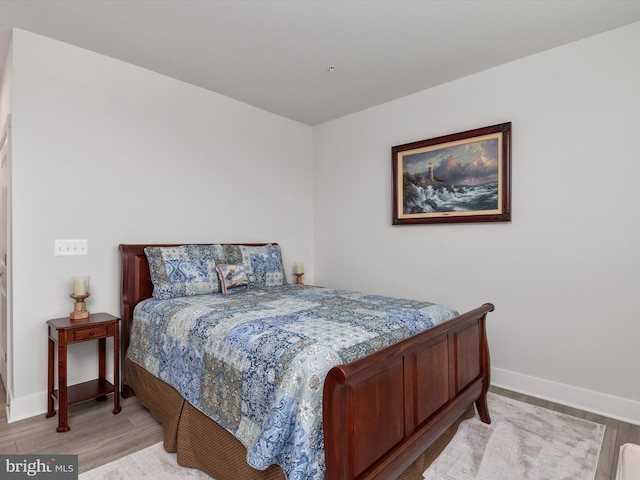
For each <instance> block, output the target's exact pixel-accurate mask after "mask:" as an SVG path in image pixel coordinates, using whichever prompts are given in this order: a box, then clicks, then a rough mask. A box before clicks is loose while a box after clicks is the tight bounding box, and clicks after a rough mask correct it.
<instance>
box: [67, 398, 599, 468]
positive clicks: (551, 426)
mask: <svg viewBox="0 0 640 480" xmlns="http://www.w3.org/2000/svg"><path fill="white" fill-rule="evenodd" d="M488 401H489V411H490V413H491V420H492V423H491V424H490V425H486V424H484V423H482V422H481V421H480V420H479V419H478V418H477V417H476V418H472V419H470V420H467V421H465V422H462V424H461V425H460V428H459V430H458V432H457V433H456V435H455V437H454V438H453V440H452V441H451V443H450V444H449V445H448V446H447V448H446V449H445V450H444V452H442V454H441V455H440V456H439V457H438V458H437V459H436V461H435V462H434V463H433V464H432V465H431V466H430V467H429V468H428V469H427V471H426V472H425V473H424V478H425V479H426V480H593V479H594V477H595V472H596V468H597V465H598V457H599V455H600V447H601V446H602V439H603V437H604V428H605V427H604V425H600V424H598V423H593V422H589V421H587V420H583V419H580V418H576V417H572V416H569V415H564V414H562V413H558V412H554V411H552V410H548V409H545V408H541V407H536V406H534V405H529V404H526V403H522V402H518V401H516V400H511V399H509V398H507V397H504V396H501V395H494V394H489V399H488ZM142 478H149V479H154V480H164V479H166V480H200V479H210V478H211V477H209V476H208V475H206V474H204V473H203V472H201V471H199V470H195V469H192V468H185V467H181V466H179V465H178V464H177V463H176V455H175V454H171V453H167V452H166V451H165V450H164V448H163V447H162V443H158V444H156V445H153V446H151V447H148V448H146V449H144V450H141V451H139V452H136V453H133V454H131V455H128V456H126V457H123V458H121V459H119V460H116V461H114V462H111V463H108V464H106V465H103V466H102V467H98V468H96V469H94V470H90V471H88V472H85V473H83V474H81V475H80V476H79V480H125V479H126V480H131V479H142Z"/></svg>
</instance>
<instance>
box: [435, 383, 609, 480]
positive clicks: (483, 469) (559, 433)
mask: <svg viewBox="0 0 640 480" xmlns="http://www.w3.org/2000/svg"><path fill="white" fill-rule="evenodd" d="M488 401H489V413H490V415H491V424H490V425H487V424H484V423H482V422H481V421H480V420H479V419H478V418H477V417H476V418H473V419H470V420H468V421H466V422H463V423H462V424H460V428H459V429H458V432H457V433H456V435H455V437H454V439H453V440H452V441H451V443H450V444H449V445H448V446H447V447H446V448H445V450H444V451H443V452H442V454H441V455H440V456H439V457H438V458H437V459H436V460H435V462H433V463H432V464H431V466H430V467H429V468H428V469H427V471H426V472H425V473H424V478H425V480H593V479H594V478H595V474H596V469H597V467H598V458H599V456H600V448H601V447H602V440H603V438H604V429H605V427H604V425H601V424H599V423H594V422H590V421H588V420H583V419H581V418H576V417H572V416H570V415H565V414H562V413H559V412H555V411H553V410H549V409H546V408H541V407H537V406H535V405H529V404H526V403H522V402H518V401H516V400H512V399H509V398H507V397H504V396H501V395H493V394H489V399H488Z"/></svg>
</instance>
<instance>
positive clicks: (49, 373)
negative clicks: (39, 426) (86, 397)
mask: <svg viewBox="0 0 640 480" xmlns="http://www.w3.org/2000/svg"><path fill="white" fill-rule="evenodd" d="M48 340H49V342H48V343H49V357H48V364H49V365H48V368H47V385H48V387H47V396H48V398H47V415H46V418H49V417H53V416H54V415H55V414H56V411H55V410H54V408H53V390H54V388H53V378H54V368H55V362H54V356H55V350H54V347H55V345H54V343H55V342H54V341H53V339H52V338H51V334H49V336H48Z"/></svg>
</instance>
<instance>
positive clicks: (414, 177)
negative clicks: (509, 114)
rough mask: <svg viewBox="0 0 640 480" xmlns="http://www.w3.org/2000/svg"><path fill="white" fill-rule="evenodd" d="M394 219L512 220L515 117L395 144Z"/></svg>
mask: <svg viewBox="0 0 640 480" xmlns="http://www.w3.org/2000/svg"><path fill="white" fill-rule="evenodd" d="M391 163H392V170H393V174H392V177H393V218H392V224H393V225H412V224H430V223H464V222H510V221H511V122H507V123H501V124H498V125H493V126H490V127H483V128H477V129H475V130H468V131H466V132H460V133H454V134H451V135H445V136H442V137H436V138H431V139H428V140H421V141H418V142H413V143H407V144H405V145H398V146H395V147H392V149H391Z"/></svg>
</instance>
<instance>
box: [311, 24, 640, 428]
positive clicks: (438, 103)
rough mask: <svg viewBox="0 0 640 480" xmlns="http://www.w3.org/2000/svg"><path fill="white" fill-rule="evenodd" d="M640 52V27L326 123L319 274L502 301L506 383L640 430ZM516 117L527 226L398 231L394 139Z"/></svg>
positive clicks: (321, 139)
mask: <svg viewBox="0 0 640 480" xmlns="http://www.w3.org/2000/svg"><path fill="white" fill-rule="evenodd" d="M638 45H640V23H636V24H632V25H630V26H628V27H625V28H621V29H618V30H614V31H611V32H608V33H605V34H602V35H598V36H595V37H591V38H588V39H586V40H583V41H580V42H577V43H573V44H570V45H567V46H564V47H561V48H556V49H554V50H550V51H547V52H544V53H541V54H538V55H535V56H531V57H528V58H525V59H522V60H519V61H515V62H512V63H509V64H506V65H503V66H500V67H498V68H494V69H491V70H488V71H485V72H482V73H479V74H477V75H473V76H470V77H467V78H464V79H461V80H459V81H455V82H451V83H449V84H446V85H442V86H440V87H437V88H433V89H430V90H426V91H423V92H420V93H418V94H415V95H412V96H409V97H405V98H402V99H399V100H397V101H393V102H390V103H387V104H384V105H380V106H378V107H375V108H371V109H368V110H365V111H362V112H359V113H356V114H354V115H350V116H347V117H344V118H342V119H338V120H335V121H332V122H328V123H326V124H323V125H320V126H317V127H315V128H314V143H315V163H314V191H315V198H314V239H315V241H314V244H315V249H314V256H315V265H316V275H315V280H316V282H317V283H319V284H323V285H327V286H333V287H340V288H347V289H356V290H361V291H367V292H372V293H380V294H389V295H394V296H406V297H412V298H420V299H425V300H432V301H436V302H441V303H445V304H449V305H453V306H455V307H457V308H458V309H459V310H461V311H462V310H468V309H471V308H473V307H475V306H478V305H480V304H481V303H484V302H493V303H494V304H495V306H496V311H495V312H494V313H492V314H490V320H489V324H488V330H489V337H490V348H491V354H492V365H493V381H494V383H495V384H501V385H502V386H506V387H510V388H514V389H516V390H520V391H523V392H526V393H531V394H534V395H538V396H542V397H544V398H550V399H553V400H556V401H559V402H561V403H566V404H571V405H576V406H579V407H582V408H585V409H587V410H592V411H596V412H603V413H606V414H608V415H611V416H614V417H618V418H624V419H627V420H629V421H632V422H634V423H639V424H640V382H638V373H637V368H638V365H639V364H640V349H639V348H638V340H639V339H640V322H638V313H637V312H638V310H637V295H638V272H639V271H640V254H639V253H638V252H639V250H638V244H639V240H640V238H639V237H640V227H639V226H638V218H640V202H639V201H638V195H637V185H638V178H639V177H640V162H638V146H637V145H638V144H637V137H638V130H639V127H640V121H639V120H638V112H640V88H639V86H640V63H639V62H638V61H637V46H638ZM399 74H402V72H399ZM506 121H512V122H513V145H512V146H513V163H512V166H513V204H512V206H513V221H512V222H511V223H495V224H459V225H418V226H391V147H392V146H394V145H400V144H404V143H408V142H412V141H417V140H423V139H427V138H433V137H436V136H440V135H446V134H449V133H455V132H461V131H464V130H469V129H473V128H477V127H483V126H488V125H493V124H497V123H502V122H506Z"/></svg>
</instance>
